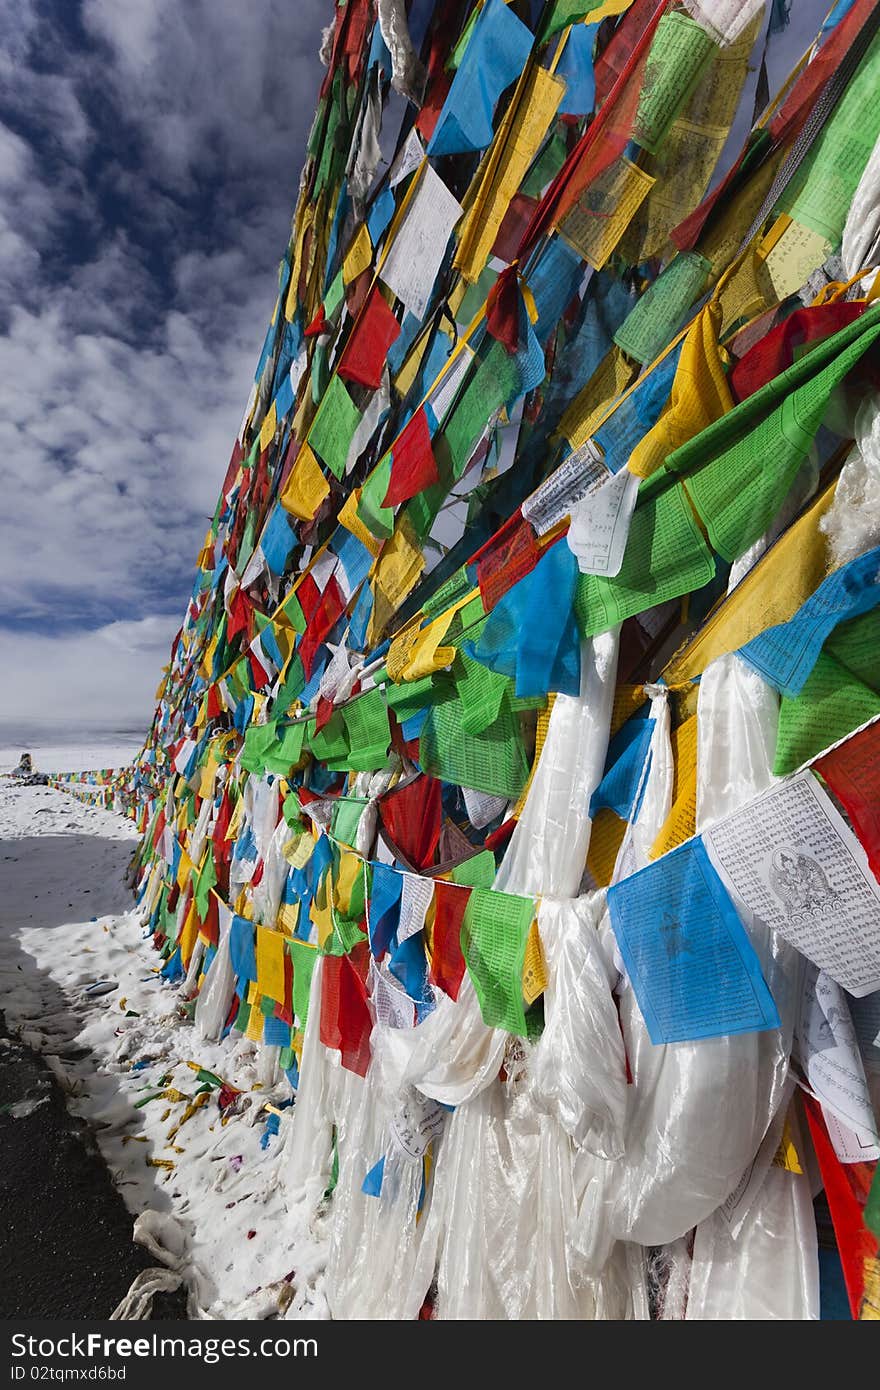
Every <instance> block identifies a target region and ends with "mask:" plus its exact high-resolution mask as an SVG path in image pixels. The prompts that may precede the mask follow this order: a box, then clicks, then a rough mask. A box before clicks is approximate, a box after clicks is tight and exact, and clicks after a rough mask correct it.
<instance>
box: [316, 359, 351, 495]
mask: <svg viewBox="0 0 880 1390" xmlns="http://www.w3.org/2000/svg"><path fill="white" fill-rule="evenodd" d="M360 418H361V413H360V411H359V410H358V408H357V406H356V405H355V404H354V402H353V401H352V399H351V396H350V395H349V394H348V391H347V390H346V389H345V383H344V382H343V380H342V378H341V377H338V376H334V377H331V378H330V382H329V385H328V386H327V390H326V391H325V392H324V395H323V398H322V400H321V404H320V405H319V406H318V411H317V414H316V415H315V418H314V420H313V421H312V427H311V429H310V430H309V433H308V443H309V444H310V446H311V448H312V449H313V450H314V452H315V453H316V454H317V455H318V457H319V458H320V459H321V461H322V462H323V463H325V464H326V465H327V467H328V468H329V469H330V472H331V473H332V474H333V475H334V477H336V478H341V477H342V476H343V474H344V473H345V464H346V460H347V459H348V446H349V445H350V444H351V441H352V436H353V435H354V432H355V430H356V429H357V427H358V424H359V423H360Z"/></svg>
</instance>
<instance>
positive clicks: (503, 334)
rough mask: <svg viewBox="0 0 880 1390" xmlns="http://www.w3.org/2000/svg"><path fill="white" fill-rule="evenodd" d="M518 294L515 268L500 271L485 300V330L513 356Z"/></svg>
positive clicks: (517, 332) (516, 343) (515, 344)
mask: <svg viewBox="0 0 880 1390" xmlns="http://www.w3.org/2000/svg"><path fill="white" fill-rule="evenodd" d="M519 304H520V293H519V285H518V283H517V277H516V267H515V266H512V265H510V266H508V267H507V269H506V270H502V272H501V274H500V275H499V276H498V279H497V280H496V281H495V284H494V285H493V286H492V288H491V290H490V291H489V294H488V296H487V299H486V310H487V312H486V328H487V330H488V332H489V333H490V334H491V336H492V337H493V338H494V339H495V340H496V341H497V342H499V343H501V344H502V346H503V347H504V348H506V349H507V351H508V352H509V353H510V355H511V356H513V355H514V354H515V353H516V350H517V348H518V347H519Z"/></svg>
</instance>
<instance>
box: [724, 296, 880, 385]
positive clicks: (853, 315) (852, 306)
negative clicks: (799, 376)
mask: <svg viewBox="0 0 880 1390" xmlns="http://www.w3.org/2000/svg"><path fill="white" fill-rule="evenodd" d="M864 307H865V306H864V304H858V303H848V302H847V301H846V300H840V301H839V302H838V303H833V304H817V305H814V306H812V307H810V308H806V309H796V310H795V311H794V313H793V314H789V316H788V318H787V319H784V320H783V322H782V323H780V324H777V326H776V327H775V328H773V329H771V330H770V332H769V333H767V334H765V336H764V337H763V338H760V339H759V340H758V342H757V343H755V345H754V347H752V348H750V349H749V351H748V352H747V353H745V355H744V356H743V357H742V358H741V359H740V361H739V362H737V364H736V366H735V367H734V369H733V371H732V372H731V373H730V378H729V380H730V389H731V391H732V392H733V398H734V400H735V401H737V402H739V401H744V400H745V399H746V397H747V396H751V395H753V394H754V393H755V391H757V390H758V389H759V387H761V386H765V385H766V383H767V382H768V381H772V379H773V377H775V376H779V374H780V373H781V372H784V371H785V369H786V368H787V367H790V366H791V364H792V362H793V361H794V354H795V348H798V347H802V346H804V345H805V344H806V343H815V342H818V340H819V339H820V338H828V337H830V335H831V334H832V333H837V332H838V331H839V330H840V329H841V328H846V326H847V324H850V323H852V322H853V320H854V319H857V318H858V317H859V314H861V313H862V311H863V309H864Z"/></svg>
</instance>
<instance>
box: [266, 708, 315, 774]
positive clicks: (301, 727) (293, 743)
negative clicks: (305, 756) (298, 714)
mask: <svg viewBox="0 0 880 1390" xmlns="http://www.w3.org/2000/svg"><path fill="white" fill-rule="evenodd" d="M305 736H306V721H305V720H304V719H300V720H298V721H297V722H296V723H293V724H288V725H287V726H286V727H283V726H282V727H281V728H280V729H279V730H278V737H277V738H276V739H275V741H274V742H273V743H272V744H271V745H270V747H269V748H268V749H267V750H266V754H265V768H266V771H267V772H277V773H279V774H280V775H281V776H282V777H286V776H287V774H288V773H289V772H290V770H291V768H293V767H295V766H296V764H297V763H298V762H299V761H300V759H301V758H302V751H303V743H304V741H305Z"/></svg>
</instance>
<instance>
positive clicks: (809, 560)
mask: <svg viewBox="0 0 880 1390" xmlns="http://www.w3.org/2000/svg"><path fill="white" fill-rule="evenodd" d="M836 486H837V481H836V479H835V481H834V482H832V483H829V485H828V487H826V488H825V490H824V491H823V492H821V493H820V494H819V496H818V497H817V498H816V499H815V501H814V502H813V503H812V505H811V506H810V508H809V509H808V510H807V511H806V512H804V514H803V516H801V517H799V518H798V520H797V521H795V522H794V523H793V525H791V526H790V527H789V528H788V530H787V531H786V532H785V533H784V534H783V535H782V536H781V537H780V539H779V540H778V541H777V542H776V544H775V545H773V546H771V548H770V549H769V550H768V551H767V552H766V554H764V555H762V556H761V558H760V560H759V561H758V562H757V564H756V565H754V567H753V568H752V569H750V570H749V572H748V574H747V575H746V576H745V578H744V579H743V580H742V582H741V583H740V584H737V586H736V588H735V589H734V590H733V592H732V593H731V594H728V595H727V597H726V598H724V599H723V600H722V601H721V603H720V604H719V605H718V606H717V607H716V608H715V610H714V612H713V613H711V614H710V615H709V617H708V619H707V620H706V622H705V623H704V624H703V626H702V627H701V628H700V629H699V631H698V632H696V633H695V634H694V636H693V637H692V638H691V639H690V641H689V642H688V643H687V644H686V645H685V646H684V647H682V648H681V649H680V650H679V651H678V652H677V653H676V655H675V656H674V657H673V658H672V660H671V661H670V663H669V665H668V666H667V667H666V669H665V670H664V672H663V678H664V680H665V681H666V682H667V684H669V685H680V684H682V683H683V682H684V681H688V680H693V678H694V677H695V676H698V675H700V673H701V672H702V671H705V669H706V667H707V666H708V665H709V662H710V661H714V660H715V657H716V656H722V655H723V654H724V653H725V652H735V651H739V649H740V647H744V646H745V644H746V643H747V642H750V641H751V639H752V638H753V637H757V635H758V633H759V632H763V631H764V629H765V628H768V627H775V626H776V624H777V623H787V622H788V620H789V618H791V617H792V615H793V614H794V613H795V612H796V611H797V609H798V608H800V606H801V604H802V603H805V602H806V600H807V599H808V598H809V597H810V594H812V593H814V592H815V590H816V589H818V587H819V585H820V584H821V583H822V580H823V579H824V578H825V575H826V563H825V537H824V536H823V535H822V532H821V531H820V530H819V521H820V519H821V517H822V516H823V515H824V513H825V512H826V511H827V510H828V508H829V507H830V506H831V502H832V500H833V498H834V489H835V487H836Z"/></svg>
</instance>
